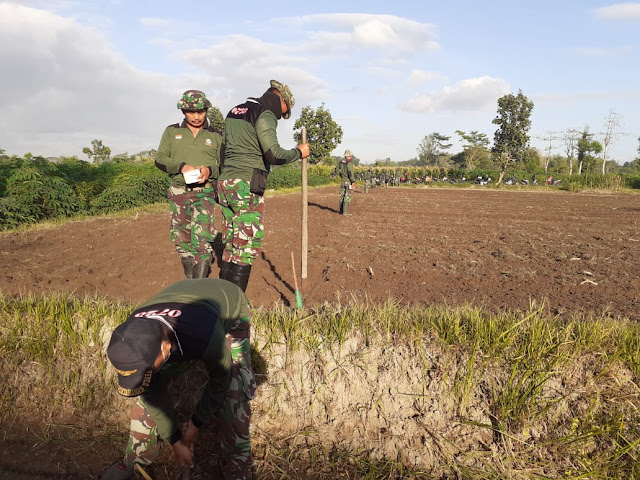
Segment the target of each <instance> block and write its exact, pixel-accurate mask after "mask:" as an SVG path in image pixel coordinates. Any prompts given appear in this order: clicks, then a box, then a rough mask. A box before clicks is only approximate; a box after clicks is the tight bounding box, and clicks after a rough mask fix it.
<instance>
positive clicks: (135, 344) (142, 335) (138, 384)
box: [107, 317, 164, 397]
mask: <svg viewBox="0 0 640 480" xmlns="http://www.w3.org/2000/svg"><path fill="white" fill-rule="evenodd" d="M163 336H164V329H163V328H162V325H161V324H160V323H159V322H157V321H156V320H151V319H150V318H136V317H132V318H129V319H127V321H126V322H124V323H123V324H121V325H118V327H116V329H115V330H114V331H113V334H112V335H111V341H110V342H109V347H107V356H108V357H109V361H110V362H111V364H112V365H113V366H114V367H115V369H116V371H117V372H118V384H119V387H118V393H119V394H120V395H124V396H125V397H135V396H137V395H140V394H141V393H143V392H144V391H145V390H146V388H147V387H148V386H149V383H150V382H151V374H152V373H153V364H154V363H155V361H156V359H157V358H158V355H159V354H160V348H161V344H162V337H163Z"/></svg>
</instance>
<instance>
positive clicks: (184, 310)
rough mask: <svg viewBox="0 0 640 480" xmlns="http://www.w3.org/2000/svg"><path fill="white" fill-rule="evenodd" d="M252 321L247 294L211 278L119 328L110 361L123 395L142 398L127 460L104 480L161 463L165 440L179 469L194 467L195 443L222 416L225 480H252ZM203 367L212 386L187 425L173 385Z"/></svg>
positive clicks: (182, 284)
mask: <svg viewBox="0 0 640 480" xmlns="http://www.w3.org/2000/svg"><path fill="white" fill-rule="evenodd" d="M249 315H250V309H249V301H248V299H247V297H246V295H245V294H244V292H243V291H242V290H241V289H240V288H238V287H237V286H236V285H233V284H232V283H230V282H226V281H224V280H219V279H217V278H203V279H198V280H182V281H179V282H177V283H175V284H173V285H170V286H169V287H167V288H165V289H164V290H162V291H160V292H159V293H157V294H156V295H154V296H153V297H151V298H150V299H149V300H147V301H146V302H144V303H143V304H142V305H141V306H140V307H138V308H137V309H135V310H134V311H133V312H132V313H131V315H129V317H128V318H127V320H126V321H125V322H124V323H122V324H121V325H119V326H118V327H116V329H115V330H114V331H113V333H112V335H111V340H110V342H109V346H108V348H107V356H108V358H109V361H110V362H111V364H112V365H113V366H114V367H115V369H116V371H117V373H118V385H119V386H118V393H119V394H121V395H123V396H126V397H133V398H135V404H134V406H133V408H132V410H131V426H130V436H129V441H128V443H127V447H126V449H125V455H124V457H123V458H122V459H121V460H119V461H118V462H116V463H114V464H112V465H111V466H110V467H109V468H108V469H107V470H106V471H105V472H104V474H103V475H102V477H101V478H102V480H125V479H128V478H130V477H131V476H132V475H133V473H134V465H135V464H136V463H138V464H140V465H149V464H151V463H152V462H153V461H155V460H156V459H157V458H158V456H159V454H160V445H161V441H163V442H165V443H168V444H170V445H171V446H172V448H173V453H174V460H175V462H176V464H177V466H178V467H179V468H183V469H184V468H185V467H184V466H185V465H187V466H189V467H193V465H194V456H193V451H194V445H195V441H196V439H197V437H198V434H199V432H200V430H201V428H202V427H203V426H204V425H205V424H207V423H208V422H209V421H210V420H213V419H214V418H217V420H218V423H216V426H217V428H218V432H217V435H216V439H218V440H219V444H220V460H221V468H222V473H223V476H222V478H224V479H226V480H245V479H250V478H252V468H253V457H252V454H251V438H250V422H251V407H250V404H249V401H250V400H251V399H252V398H254V396H255V390H256V383H255V379H254V377H253V373H252V370H251V352H250V338H249V333H250V324H249ZM196 362H199V363H201V364H202V365H204V368H205V369H206V370H207V373H208V376H207V378H208V381H207V384H206V386H205V387H204V390H203V392H202V395H201V397H200V400H199V402H198V404H197V405H196V407H195V411H194V412H193V414H192V415H191V417H190V419H189V420H188V421H187V422H185V423H183V424H182V425H181V424H179V422H178V418H177V414H176V412H175V410H174V405H175V399H174V398H171V397H172V396H171V395H170V394H169V385H170V383H171V382H172V381H173V380H175V379H177V378H179V377H182V376H184V375H185V373H186V372H187V370H189V368H190V367H192V366H193V365H194V364H195V363H196ZM209 475H210V476H207V478H218V477H212V476H211V472H209Z"/></svg>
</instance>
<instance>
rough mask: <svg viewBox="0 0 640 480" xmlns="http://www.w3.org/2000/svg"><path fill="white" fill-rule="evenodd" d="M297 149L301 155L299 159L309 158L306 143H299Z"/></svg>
mask: <svg viewBox="0 0 640 480" xmlns="http://www.w3.org/2000/svg"><path fill="white" fill-rule="evenodd" d="M297 148H298V150H300V153H302V157H301V158H307V157H308V156H309V153H310V149H309V144H308V143H301V144H300V145H298V147H297Z"/></svg>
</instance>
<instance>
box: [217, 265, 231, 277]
mask: <svg viewBox="0 0 640 480" xmlns="http://www.w3.org/2000/svg"><path fill="white" fill-rule="evenodd" d="M218 278H219V279H220V280H229V262H220V274H219V275H218Z"/></svg>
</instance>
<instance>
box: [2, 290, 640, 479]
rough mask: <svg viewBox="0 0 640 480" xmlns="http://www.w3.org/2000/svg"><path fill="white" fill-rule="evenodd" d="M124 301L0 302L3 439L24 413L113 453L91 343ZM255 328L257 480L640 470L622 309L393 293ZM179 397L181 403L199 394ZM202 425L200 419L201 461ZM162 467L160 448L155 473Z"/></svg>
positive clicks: (117, 407) (210, 460)
mask: <svg viewBox="0 0 640 480" xmlns="http://www.w3.org/2000/svg"><path fill="white" fill-rule="evenodd" d="M130 308H131V307H130V306H129V305H127V304H111V303H108V302H106V301H105V300H102V299H100V298H85V299H76V298H73V297H71V296H67V295H56V296H51V297H33V296H25V297H18V298H12V297H6V296H3V297H0V371H2V379H1V382H0V399H2V404H3V405H4V406H5V408H4V409H3V412H2V418H1V419H0V420H1V425H2V427H3V431H4V438H5V440H7V438H11V437H14V436H15V437H17V436H19V435H23V434H24V433H25V425H27V424H29V425H30V426H31V430H30V433H29V435H32V436H33V435H38V441H39V442H45V444H50V445H52V448H53V445H57V447H56V448H58V447H59V444H60V443H64V442H67V443H68V442H70V443H69V445H73V446H74V448H76V449H75V450H73V451H68V452H67V453H68V454H69V456H70V457H73V456H74V455H77V453H78V452H77V448H78V445H82V447H80V450H82V449H83V448H84V449H93V451H95V449H96V448H99V449H100V450H99V451H102V452H104V456H105V458H104V459H103V461H104V462H107V463H108V461H109V460H112V458H113V455H117V452H118V451H119V449H120V448H121V447H122V442H123V441H124V439H125V431H126V419H125V418H124V415H123V412H124V411H125V410H126V405H127V403H126V401H124V400H123V399H121V398H118V397H117V395H116V394H115V393H114V388H113V381H114V379H113V372H112V371H111V370H110V369H109V368H107V362H106V358H105V355H104V344H105V341H106V339H108V338H109V336H110V331H111V329H112V328H113V326H114V325H116V324H118V323H120V322H121V321H123V320H124V319H125V318H126V316H127V314H128V312H129V311H130ZM252 322H253V325H254V332H253V333H254V335H253V361H254V370H255V372H256V374H257V378H258V381H259V384H260V387H259V393H258V397H257V398H256V400H254V402H253V409H254V417H253V424H254V439H253V448H254V452H255V456H256V460H257V466H256V468H257V473H258V474H259V478H269V479H270V478H274V479H275V478H294V477H295V478H305V479H335V478H345V479H346V478H365V479H366V478H369V479H374V478H375V479H378V478H379V479H382V478H398V479H400V478H468V479H476V478H477V479H480V478H486V479H493V478H495V479H498V478H514V479H518V478H590V479H605V478H606V479H609V478H637V477H638V476H640V462H639V461H638V454H639V453H640V414H639V413H638V412H639V411H640V398H639V394H640V390H639V388H638V375H639V374H640V335H639V334H640V327H639V326H638V325H636V324H631V323H629V322H627V321H626V320H624V319H614V318H609V317H606V316H592V317H576V318H562V317H553V316H550V315H548V314H547V313H546V312H545V309H544V306H538V305H535V304H532V305H531V307H530V309H529V311H527V312H505V313H503V314H499V315H496V314H491V313H488V312H485V311H483V310H481V309H477V308H473V307H464V308H459V309H455V310H452V309H447V308H445V307H438V308H435V307H418V306H414V307H408V306H403V305H400V304H398V303H396V302H392V301H390V302H388V303H387V304H385V305H364V304H357V303H351V304H340V303H334V304H328V303H327V304H323V305H319V306H317V307H316V308H313V309H308V310H306V311H302V312H301V311H293V310H289V309H286V308H274V309H270V310H266V309H263V310H256V311H255V312H254V315H253V320H252ZM199 375H201V372H194V373H193V375H192V377H189V378H188V379H187V380H186V381H189V382H191V385H202V382H203V378H202V377H201V376H199ZM183 400H184V404H183V407H184V408H185V409H186V411H188V409H189V406H190V405H192V404H193V402H194V401H195V397H194V396H191V397H190V398H186V399H183ZM95 425H100V426H101V428H100V429H98V430H96V428H95V427H94V426H95ZM214 437H215V432H212V431H207V429H205V438H203V441H201V444H200V447H199V449H200V450H199V451H198V452H197V454H198V458H199V459H200V460H199V464H200V468H202V469H203V470H202V471H203V472H204V471H206V469H207V467H209V466H211V467H212V468H213V464H214V463H215V451H213V450H211V449H210V444H212V443H215V442H214V441H205V440H206V439H207V438H208V439H210V440H214ZM62 439H64V442H63V440H62ZM168 465H169V458H168V453H167V451H165V456H164V457H163V460H162V461H161V462H159V464H158V466H157V468H156V472H155V475H156V476H155V478H165V477H163V476H162V475H165V474H166V475H169V473H167V472H170V468H169V467H168ZM94 467H95V466H94ZM162 472H165V473H162Z"/></svg>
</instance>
